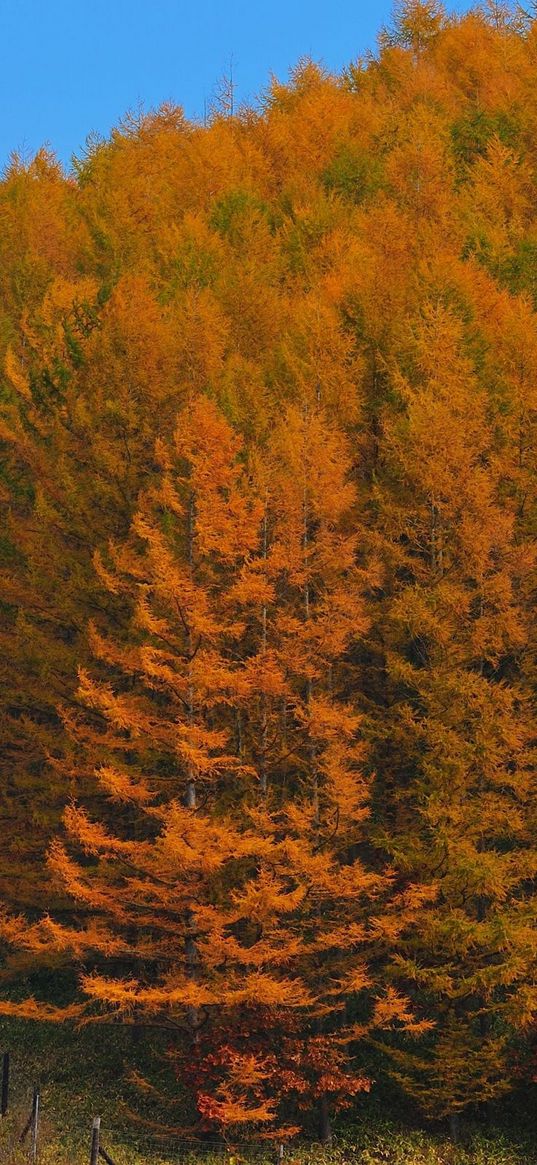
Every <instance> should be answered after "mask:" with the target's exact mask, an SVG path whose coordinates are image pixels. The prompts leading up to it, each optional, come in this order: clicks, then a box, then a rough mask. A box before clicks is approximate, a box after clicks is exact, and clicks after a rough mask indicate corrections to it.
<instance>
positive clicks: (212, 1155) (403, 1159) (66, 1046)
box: [0, 1021, 537, 1165]
mask: <svg viewBox="0 0 537 1165" xmlns="http://www.w3.org/2000/svg"><path fill="white" fill-rule="evenodd" d="M3 1048H9V1049H10V1051H11V1054H12V1103H11V1105H10V1112H9V1114H8V1117H7V1118H6V1119H5V1120H4V1122H3V1124H2V1125H0V1162H2V1163H3V1162H4V1161H5V1165H8V1161H7V1159H6V1156H5V1149H6V1147H7V1146H9V1145H11V1144H12V1143H13V1141H14V1139H15V1138H16V1135H17V1134H18V1131H19V1130H20V1128H21V1127H22V1125H23V1124H24V1120H25V1118H26V1115H27V1113H28V1111H29V1106H30V1102H31V1094H32V1087H33V1084H34V1082H39V1084H40V1090H41V1103H42V1121H41V1129H40V1134H41V1135H40V1154H39V1160H40V1163H41V1165H87V1163H88V1162H89V1150H90V1140H91V1123H92V1118H93V1116H94V1115H99V1116H100V1117H101V1119H102V1143H103V1145H104V1146H105V1148H106V1149H107V1150H108V1152H109V1153H110V1154H111V1156H112V1157H113V1159H114V1161H115V1162H116V1165H174V1163H175V1165H176V1163H177V1162H178V1161H184V1162H185V1165H200V1163H203V1165H232V1162H231V1160H230V1158H231V1156H233V1157H234V1165H241V1160H244V1161H248V1163H250V1162H252V1163H253V1162H255V1165H265V1163H266V1165H273V1163H274V1161H275V1151H274V1146H272V1145H270V1144H265V1145H259V1146H257V1147H252V1148H251V1149H249V1150H248V1152H247V1153H246V1152H244V1151H241V1148H240V1146H239V1147H238V1149H237V1150H236V1151H235V1152H234V1153H232V1151H231V1150H230V1151H229V1152H228V1151H225V1150H220V1149H218V1150H217V1149H215V1148H211V1146H209V1145H207V1146H206V1147H205V1148H203V1149H198V1150H194V1149H190V1147H189V1145H188V1144H187V1143H184V1144H178V1143H177V1142H175V1143H173V1142H171V1141H168V1142H163V1141H160V1142H159V1140H158V1138H156V1137H155V1136H154V1135H153V1134H152V1133H148V1132H147V1130H146V1129H145V1128H144V1127H143V1126H142V1127H138V1126H137V1125H136V1124H135V1123H134V1122H133V1121H132V1119H131V1118H129V1116H128V1114H127V1111H126V1107H125V1098H127V1100H128V1102H129V1103H130V1104H131V1106H135V1107H136V1108H137V1109H138V1110H139V1111H140V1114H141V1115H142V1116H144V1109H143V1107H142V1108H140V1107H139V1104H138V1103H137V1101H136V1096H135V1094H134V1093H132V1092H131V1093H130V1094H129V1087H128V1083H127V1081H126V1064H127V1062H128V1061H130V1060H131V1058H132V1054H133V1051H134V1052H135V1053H136V1054H137V1055H138V1057H139V1059H140V1066H141V1067H143V1058H144V1054H145V1051H144V1044H143V1042H142V1043H141V1044H140V1045H133V1043H132V1035H131V1033H130V1032H129V1030H125V1029H122V1028H110V1027H100V1026H96V1027H92V1028H85V1029H83V1030H82V1031H74V1030H73V1029H72V1028H69V1027H67V1026H62V1027H56V1026H51V1025H44V1024H35V1023H29V1022H21V1021H10V1022H2V1023H0V1050H2V1049H3ZM384 1107H385V1103H384V1102H383V1101H382V1099H381V1098H377V1099H376V1100H375V1098H374V1097H373V1098H372V1099H371V1100H369V1099H367V1100H364V1102H363V1105H362V1108H361V1110H360V1113H359V1116H358V1117H357V1119H356V1121H355V1123H353V1124H350V1125H349V1124H348V1123H346V1124H345V1125H342V1126H341V1127H340V1128H336V1136H335V1143H334V1145H333V1146H332V1147H331V1148H330V1149H325V1148H323V1147H321V1146H319V1145H315V1144H307V1143H302V1144H295V1145H293V1146H290V1147H289V1148H288V1150H287V1152H286V1165H309V1163H310V1162H311V1163H312V1165H313V1163H315V1165H354V1163H356V1165H537V1131H536V1132H535V1133H534V1134H533V1135H532V1132H531V1129H530V1130H529V1131H528V1130H527V1129H526V1130H520V1122H519V1119H518V1117H517V1118H516V1119H513V1121H512V1127H511V1128H509V1126H508V1124H507V1127H505V1126H504V1128H503V1129H495V1128H492V1127H491V1128H487V1129H484V1128H483V1127H482V1126H479V1125H477V1124H474V1125H471V1124H470V1123H468V1124H467V1125H466V1127H465V1128H464V1134H463V1143H462V1144H461V1145H460V1146H456V1147H455V1146H453V1145H452V1144H451V1143H450V1142H449V1140H448V1138H447V1136H445V1134H444V1133H443V1132H434V1131H424V1130H420V1129H412V1128H408V1127H405V1126H404V1124H403V1122H402V1120H401V1121H397V1120H395V1119H394V1120H392V1121H388V1120H386V1119H385V1114H384V1113H383V1108H384ZM145 1115H146V1116H147V1117H149V1116H151V1115H153V1116H155V1115H156V1113H155V1112H154V1111H153V1112H152V1110H151V1109H149V1108H147V1109H146V1111H145ZM347 1122H348V1118H347ZM10 1160H11V1162H12V1165H19V1162H20V1163H21V1165H22V1162H23V1161H27V1157H26V1156H25V1153H24V1151H19V1150H17V1151H15V1152H14V1154H13V1156H12V1157H11V1158H10Z"/></svg>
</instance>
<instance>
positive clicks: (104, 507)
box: [0, 0, 537, 1142]
mask: <svg viewBox="0 0 537 1165" xmlns="http://www.w3.org/2000/svg"><path fill="white" fill-rule="evenodd" d="M351 53H352V46H350V49H349V56H351ZM536 196H537V23H535V22H534V21H533V20H532V18H531V14H530V15H528V14H527V13H526V12H523V11H522V10H521V9H518V8H517V9H511V8H507V7H506V6H503V5H502V4H495V3H490V4H488V5H486V6H485V7H484V8H483V9H475V10H474V11H472V12H470V13H469V14H466V15H464V16H454V15H451V14H449V13H447V12H446V11H444V10H443V9H442V8H441V7H440V6H439V5H438V4H437V3H436V2H435V0H404V2H403V3H402V4H400V5H399V7H398V9H397V12H396V16H395V18H394V20H393V23H392V24H391V25H390V27H389V28H387V29H386V30H385V31H384V32H383V33H382V34H381V36H380V39H379V45H378V49H377V51H376V52H375V53H374V54H371V55H368V56H366V57H364V59H360V60H355V61H354V63H351V64H349V66H348V68H347V69H346V70H345V71H344V72H343V73H342V75H340V76H332V75H329V74H328V73H327V72H325V71H324V70H323V68H322V67H321V66H320V65H316V64H314V63H312V62H311V61H309V60H306V59H305V60H304V61H302V62H300V63H299V64H298V66H297V67H296V69H295V70H294V72H293V74H292V76H291V78H290V80H289V82H288V83H280V82H276V81H273V82H272V83H271V84H270V85H269V86H268V88H267V89H266V91H265V92H264V95H263V97H262V99H261V100H260V102H259V104H258V105H256V106H255V107H252V108H241V107H237V104H236V103H234V102H233V92H232V84H231V82H230V85H229V87H228V89H226V87H225V86H224V87H223V89H222V91H221V93H220V96H219V99H218V100H217V101H216V102H215V103H214V106H213V107H212V108H211V109H210V110H209V111H208V114H207V116H206V118H205V122H204V123H203V124H198V123H195V122H190V121H188V120H186V119H185V118H184V116H183V114H182V112H181V110H180V109H179V108H175V107H171V106H170V107H168V106H166V107H164V108H161V109H159V110H158V111H156V112H153V113H151V114H140V115H129V116H127V117H126V118H125V119H124V121H123V122H122V123H121V124H120V125H119V127H118V128H117V129H116V130H115V131H114V132H113V133H112V134H111V136H110V138H109V139H107V140H100V139H97V138H95V139H91V140H89V143H88V147H87V149H86V150H85V152H84V153H83V155H82V156H81V157H79V158H78V159H77V160H76V161H75V165H74V169H73V171H72V172H66V171H64V169H63V168H62V167H61V166H60V165H59V163H58V162H57V161H56V160H55V158H54V156H53V155H52V154H51V153H49V152H48V151H47V150H42V151H41V152H40V153H38V154H37V156H35V157H34V158H32V159H31V160H28V159H23V158H20V157H17V156H14V157H13V159H12V161H11V163H10V165H9V166H8V168H7V170H6V171H5V173H4V176H3V179H2V181H1V183H0V221H1V225H2V229H1V231H0V287H1V295H0V346H1V349H2V353H1V366H2V376H1V382H0V398H1V406H0V440H1V468H0V507H1V510H2V520H1V530H0V616H1V617H0V643H1V651H0V686H1V702H2V719H1V725H0V737H1V748H0V752H1V757H2V759H1V774H2V780H1V787H0V833H1V842H2V844H1V847H0V902H1V913H0V1025H1V1023H2V1022H3V1020H6V1021H8V1020H9V1021H11V1019H12V1018H13V1017H19V1018H20V1019H21V1020H33V1021H34V1022H35V1023H36V1024H42V1023H50V1024H51V1025H56V1024H58V1025H71V1028H72V1031H73V1033H74V1035H73V1039H76V1032H77V1030H82V1028H85V1027H86V1026H88V1025H92V1024H100V1025H101V1030H105V1029H106V1030H107V1031H108V1030H109V1029H110V1028H112V1030H113V1029H114V1026H116V1027H117V1025H119V1026H120V1027H121V1028H122V1029H123V1028H124V1027H131V1028H132V1029H134V1030H135V1032H136V1033H137V1038H136V1040H134V1041H133V1045H132V1047H133V1065H132V1074H134V1075H135V1076H136V1083H137V1086H138V1087H139V1088H140V1090H141V1091H142V1092H145V1093H146V1094H147V1093H148V1092H150V1091H151V1090H152V1089H154V1090H156V1089H157V1087H158V1089H159V1090H160V1089H161V1088H163V1087H164V1084H163V1083H162V1081H163V1073H164V1074H165V1075H166V1089H167V1097H168V1100H167V1103H168V1104H169V1108H168V1116H169V1120H170V1122H171V1123H172V1124H173V1125H174V1127H181V1128H183V1129H185V1130H189V1132H190V1133H191V1134H192V1135H196V1136H198V1135H199V1136H200V1137H203V1135H206V1136H207V1135H211V1136H212V1137H220V1136H225V1137H231V1138H233V1137H239V1138H240V1139H241V1140H243V1141H246V1140H248V1139H249V1138H254V1139H255V1138H257V1139H258V1140H259V1139H260V1138H261V1139H262V1138H264V1137H267V1136H269V1137H277V1138H278V1139H279V1140H280V1141H284V1142H286V1141H288V1140H289V1139H292V1138H293V1137H296V1136H297V1135H300V1134H301V1133H303V1131H304V1130H306V1131H307V1130H308V1129H309V1130H310V1131H311V1130H312V1129H313V1130H314V1132H315V1131H316V1133H315V1135H319V1136H320V1138H321V1140H324V1141H329V1140H330V1137H331V1135H332V1130H333V1126H334V1122H336V1124H337V1122H338V1121H339V1120H342V1119H344V1120H346V1121H349V1120H350V1121H352V1119H353V1113H354V1112H355V1111H357V1110H358V1109H359V1110H360V1111H361V1112H362V1113H366V1114H367V1106H368V1104H369V1103H371V1102H372V1098H373V1097H374V1096H375V1095H377V1096H379V1095H380V1097H381V1098H382V1096H385V1097H386V1098H388V1100H387V1102H389V1103H390V1104H391V1103H392V1102H393V1103H395V1102H396V1103H400V1104H402V1105H404V1106H406V1110H405V1111H411V1112H412V1113H413V1114H415V1119H416V1120H417V1121H421V1122H423V1123H424V1125H426V1124H427V1122H431V1121H432V1122H444V1123H445V1125H446V1127H449V1125H450V1122H451V1128H452V1132H453V1135H454V1136H456V1135H457V1129H458V1124H459V1122H460V1121H464V1120H466V1119H467V1118H468V1116H472V1114H473V1115H475V1114H476V1113H479V1112H483V1111H487V1112H489V1113H490V1112H491V1111H493V1112H494V1111H496V1110H498V1111H499V1110H500V1109H501V1107H502V1105H505V1103H506V1102H507V1100H508V1098H509V1097H511V1098H513V1097H518V1098H519V1102H520V1103H521V1104H522V1105H523V1106H524V1105H527V1106H530V1105H531V1103H532V1102H531V1097H532V1096H533V1097H534V1093H535V1078H536V1075H537V987H536V978H535V977H536V968H537V883H536V878H537V788H536V778H535V761H536V752H535V740H536V733H535V719H534V713H535V684H536V680H537V660H536V623H535V615H534V595H535V585H536V566H537V542H536V533H537V211H536V205H537V202H536ZM55 983H56V984H57V985H58V987H57V989H56V988H55V987H54V984H55ZM51 985H52V986H51ZM140 1041H141V1042H142V1043H144V1044H145V1045H146V1046H147V1048H148V1049H151V1048H152V1047H153V1048H155V1049H156V1053H155V1057H154V1063H153V1061H152V1060H151V1056H150V1055H148V1057H147V1058H146V1060H145V1061H144V1069H143V1071H142V1070H141V1069H140V1068H139V1067H136V1065H135V1055H136V1049H137V1047H138V1046H139V1043H140ZM157 1052H158V1054H157ZM164 1061H165V1062H166V1063H165V1069H164V1068H163V1062H164ZM394 1097H395V1098H398V1099H397V1100H396V1101H393V1098H394ZM533 1103H534V1100H533Z"/></svg>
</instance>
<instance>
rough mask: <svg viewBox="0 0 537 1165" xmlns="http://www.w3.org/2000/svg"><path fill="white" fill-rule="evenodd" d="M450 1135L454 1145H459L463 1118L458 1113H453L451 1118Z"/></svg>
mask: <svg viewBox="0 0 537 1165" xmlns="http://www.w3.org/2000/svg"><path fill="white" fill-rule="evenodd" d="M449 1135H450V1137H451V1140H452V1141H453V1144H454V1145H458V1144H459V1141H460V1139H461V1118H460V1113H458V1112H452V1114H451V1116H450V1118H449Z"/></svg>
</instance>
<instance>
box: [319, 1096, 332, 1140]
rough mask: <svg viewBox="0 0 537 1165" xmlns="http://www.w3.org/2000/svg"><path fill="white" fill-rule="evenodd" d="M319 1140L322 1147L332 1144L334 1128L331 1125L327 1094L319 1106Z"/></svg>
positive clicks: (322, 1097)
mask: <svg viewBox="0 0 537 1165" xmlns="http://www.w3.org/2000/svg"><path fill="white" fill-rule="evenodd" d="M319 1140H320V1142H321V1144H322V1145H331V1144H332V1126H331V1124H330V1109H329V1107H328V1097H327V1095H326V1092H324V1093H323V1095H322V1096H321V1100H320V1104H319Z"/></svg>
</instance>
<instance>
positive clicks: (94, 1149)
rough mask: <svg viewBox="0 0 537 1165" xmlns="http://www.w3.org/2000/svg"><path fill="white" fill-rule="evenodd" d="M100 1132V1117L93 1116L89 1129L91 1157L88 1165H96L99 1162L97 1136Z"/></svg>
mask: <svg viewBox="0 0 537 1165" xmlns="http://www.w3.org/2000/svg"><path fill="white" fill-rule="evenodd" d="M100 1130H101V1118H100V1116H94V1118H93V1125H92V1128H91V1156H90V1165H98V1162H99V1135H100Z"/></svg>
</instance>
